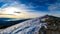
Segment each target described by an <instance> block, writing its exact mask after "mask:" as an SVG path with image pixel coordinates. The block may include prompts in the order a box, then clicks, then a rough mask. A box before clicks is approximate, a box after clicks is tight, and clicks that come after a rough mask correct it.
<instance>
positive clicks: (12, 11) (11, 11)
mask: <svg viewBox="0 0 60 34" xmlns="http://www.w3.org/2000/svg"><path fill="white" fill-rule="evenodd" d="M4 10H5V11H4V12H5V14H7V15H19V14H20V13H21V12H22V10H21V9H19V8H15V7H8V8H5V9H4Z"/></svg>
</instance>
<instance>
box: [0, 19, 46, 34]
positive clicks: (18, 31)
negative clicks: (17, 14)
mask: <svg viewBox="0 0 60 34" xmlns="http://www.w3.org/2000/svg"><path fill="white" fill-rule="evenodd" d="M41 25H42V23H40V18H34V19H30V20H27V21H25V22H22V23H19V24H16V25H13V26H11V27H8V28H6V29H4V30H2V31H0V34H33V33H34V34H38V30H39V29H40V27H41ZM44 26H45V24H44Z"/></svg>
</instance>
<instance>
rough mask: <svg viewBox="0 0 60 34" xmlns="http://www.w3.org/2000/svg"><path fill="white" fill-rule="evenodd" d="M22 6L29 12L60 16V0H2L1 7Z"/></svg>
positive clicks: (0, 1) (0, 0)
mask: <svg viewBox="0 0 60 34" xmlns="http://www.w3.org/2000/svg"><path fill="white" fill-rule="evenodd" d="M10 6H12V7H19V8H20V7H22V9H24V10H26V11H27V12H29V13H38V14H39V13H40V14H41V15H42V14H50V15H55V16H58V17H60V0H0V8H1V9H3V8H7V7H10Z"/></svg>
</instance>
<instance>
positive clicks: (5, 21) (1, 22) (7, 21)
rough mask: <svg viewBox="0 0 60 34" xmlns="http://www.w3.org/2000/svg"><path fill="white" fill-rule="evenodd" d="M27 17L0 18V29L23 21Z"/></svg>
mask: <svg viewBox="0 0 60 34" xmlns="http://www.w3.org/2000/svg"><path fill="white" fill-rule="evenodd" d="M26 20H29V19H17V20H16V19H12V18H0V29H4V28H7V27H10V26H12V25H15V24H18V23H21V22H24V21H26Z"/></svg>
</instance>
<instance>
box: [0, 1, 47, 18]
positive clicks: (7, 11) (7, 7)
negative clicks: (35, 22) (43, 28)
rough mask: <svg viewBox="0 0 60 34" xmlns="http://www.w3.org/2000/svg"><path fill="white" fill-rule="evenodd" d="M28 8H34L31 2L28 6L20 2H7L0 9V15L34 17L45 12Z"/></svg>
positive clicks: (6, 16)
mask: <svg viewBox="0 0 60 34" xmlns="http://www.w3.org/2000/svg"><path fill="white" fill-rule="evenodd" d="M29 8H35V7H34V6H32V5H31V4H30V5H29V6H28V5H26V4H22V3H20V2H16V1H14V2H11V1H10V2H7V3H5V4H4V5H3V6H2V7H1V8H0V9H1V10H0V13H1V14H2V15H0V17H5V18H35V17H40V16H43V15H45V14H46V13H43V12H39V11H37V10H32V9H29ZM14 12H20V13H14Z"/></svg>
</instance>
